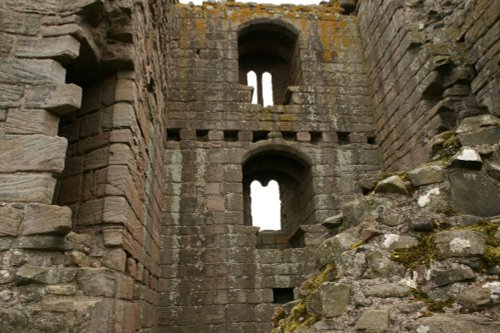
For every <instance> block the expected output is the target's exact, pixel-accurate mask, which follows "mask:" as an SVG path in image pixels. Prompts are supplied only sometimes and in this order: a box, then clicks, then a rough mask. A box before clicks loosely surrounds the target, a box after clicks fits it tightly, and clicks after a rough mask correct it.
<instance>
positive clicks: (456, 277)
mask: <svg viewBox="0 0 500 333" xmlns="http://www.w3.org/2000/svg"><path fill="white" fill-rule="evenodd" d="M474 278H475V275H474V272H473V271H472V269H470V268H469V267H467V266H462V267H460V266H457V267H454V268H450V269H433V270H432V271H431V281H432V282H434V283H435V284H436V285H437V286H438V287H441V286H445V285H448V284H452V283H455V282H459V281H464V280H472V279H474Z"/></svg>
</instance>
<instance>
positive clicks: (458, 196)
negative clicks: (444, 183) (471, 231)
mask: <svg viewBox="0 0 500 333" xmlns="http://www.w3.org/2000/svg"><path fill="white" fill-rule="evenodd" d="M449 180H450V204H451V206H452V207H453V208H454V209H456V210H458V211H461V212H464V213H466V214H471V215H477V216H495V215H500V205H499V204H498V203H499V202H500V188H498V186H497V185H496V184H495V183H494V181H493V180H492V179H491V178H489V177H487V176H484V175H482V174H479V173H474V172H455V173H453V174H451V175H450V177H449Z"/></svg>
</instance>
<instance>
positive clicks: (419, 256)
mask: <svg viewBox="0 0 500 333" xmlns="http://www.w3.org/2000/svg"><path fill="white" fill-rule="evenodd" d="M433 240H434V234H429V235H425V236H422V237H420V238H419V240H418V245H416V246H413V247H410V248H403V249H396V250H394V251H392V252H391V259H392V260H394V261H396V262H398V263H401V264H403V265H404V266H405V267H408V268H415V267H417V266H420V265H425V266H428V265H429V263H430V262H431V260H432V259H434V258H435V257H436V251H437V249H436V245H435V244H434V241H433Z"/></svg>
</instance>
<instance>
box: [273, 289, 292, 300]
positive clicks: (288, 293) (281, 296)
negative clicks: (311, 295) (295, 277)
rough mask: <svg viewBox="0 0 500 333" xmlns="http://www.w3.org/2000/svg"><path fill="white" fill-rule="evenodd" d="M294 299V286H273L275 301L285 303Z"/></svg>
mask: <svg viewBox="0 0 500 333" xmlns="http://www.w3.org/2000/svg"><path fill="white" fill-rule="evenodd" d="M293 300H294V297H293V288H273V303H276V304H285V303H288V302H291V301H293Z"/></svg>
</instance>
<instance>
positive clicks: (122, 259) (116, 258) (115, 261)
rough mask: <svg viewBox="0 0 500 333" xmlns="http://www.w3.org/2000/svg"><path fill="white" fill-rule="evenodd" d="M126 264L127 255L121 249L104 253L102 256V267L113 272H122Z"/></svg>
mask: <svg viewBox="0 0 500 333" xmlns="http://www.w3.org/2000/svg"><path fill="white" fill-rule="evenodd" d="M126 263H127V254H126V253H125V251H123V250H122V249H113V250H108V251H106V255H105V256H104V260H103V264H104V266H106V267H108V268H110V269H112V270H115V271H120V272H124V271H125V266H126Z"/></svg>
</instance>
